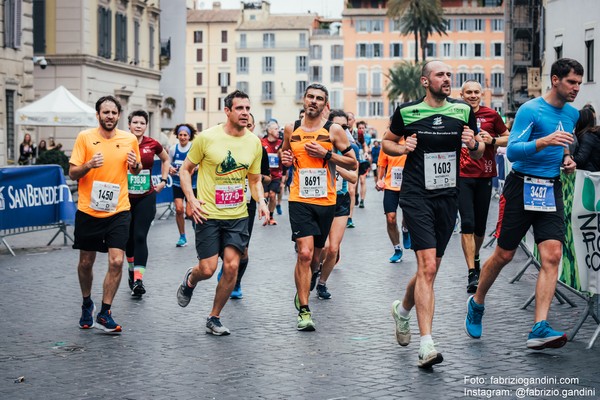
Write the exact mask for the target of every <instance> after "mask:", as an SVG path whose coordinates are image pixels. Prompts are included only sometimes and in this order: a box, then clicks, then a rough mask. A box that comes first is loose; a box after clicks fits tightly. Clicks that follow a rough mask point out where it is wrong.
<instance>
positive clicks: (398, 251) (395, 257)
mask: <svg viewBox="0 0 600 400" xmlns="http://www.w3.org/2000/svg"><path fill="white" fill-rule="evenodd" d="M403 254H404V252H403V251H402V249H396V250H394V255H393V256H391V257H390V262H391V263H397V262H400V261H402V255H403Z"/></svg>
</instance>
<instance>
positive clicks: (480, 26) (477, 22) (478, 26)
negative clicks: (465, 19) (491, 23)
mask: <svg viewBox="0 0 600 400" xmlns="http://www.w3.org/2000/svg"><path fill="white" fill-rule="evenodd" d="M473 25H474V29H473V30H474V31H477V32H483V30H484V28H485V22H484V21H483V20H482V19H480V18H477V19H474V20H473Z"/></svg>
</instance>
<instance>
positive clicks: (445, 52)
mask: <svg viewBox="0 0 600 400" xmlns="http://www.w3.org/2000/svg"><path fill="white" fill-rule="evenodd" d="M442 57H444V58H452V57H454V53H453V49H452V43H444V44H442Z"/></svg>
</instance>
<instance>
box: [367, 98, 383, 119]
mask: <svg viewBox="0 0 600 400" xmlns="http://www.w3.org/2000/svg"><path fill="white" fill-rule="evenodd" d="M369 117H383V101H382V100H375V101H369Z"/></svg>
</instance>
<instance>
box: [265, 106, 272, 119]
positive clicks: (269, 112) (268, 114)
mask: <svg viewBox="0 0 600 400" xmlns="http://www.w3.org/2000/svg"><path fill="white" fill-rule="evenodd" d="M272 119H273V109H272V108H265V121H270V120H272Z"/></svg>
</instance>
